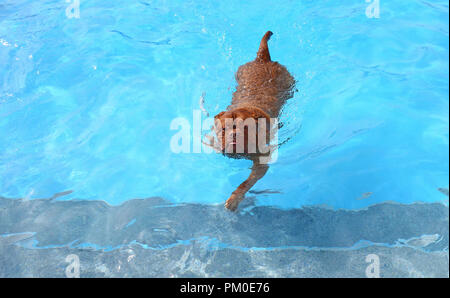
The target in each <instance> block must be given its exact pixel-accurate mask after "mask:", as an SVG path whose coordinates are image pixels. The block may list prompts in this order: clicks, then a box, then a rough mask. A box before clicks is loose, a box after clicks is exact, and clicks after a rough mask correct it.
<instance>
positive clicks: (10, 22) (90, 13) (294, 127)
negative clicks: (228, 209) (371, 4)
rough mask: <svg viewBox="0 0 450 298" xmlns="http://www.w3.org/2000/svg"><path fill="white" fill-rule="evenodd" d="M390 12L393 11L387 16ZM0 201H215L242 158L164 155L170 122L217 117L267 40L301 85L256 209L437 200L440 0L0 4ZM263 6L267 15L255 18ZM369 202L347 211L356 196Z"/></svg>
mask: <svg viewBox="0 0 450 298" xmlns="http://www.w3.org/2000/svg"><path fill="white" fill-rule="evenodd" d="M391 2H392V3H391ZM0 3H1V4H0V5H1V6H0V38H1V40H2V43H1V44H0V65H1V68H0V86H1V89H0V117H1V118H0V139H1V140H2V141H1V143H0V195H1V196H4V197H12V198H16V197H27V198H44V197H50V196H52V195H53V194H54V193H57V192H62V191H68V190H72V191H73V193H72V194H71V195H70V196H67V197H66V198H65V199H70V198H78V199H100V200H105V201H107V202H108V203H110V204H119V203H122V202H124V201H126V200H129V199H132V198H145V197H150V196H161V197H164V198H166V199H168V200H170V201H172V202H180V203H181V202H199V203H207V204H211V203H213V204H214V203H222V202H223V201H224V200H225V199H226V198H227V197H228V195H229V194H230V192H231V191H233V190H234V188H235V187H236V186H237V185H238V184H239V183H240V182H242V181H243V180H244V179H245V178H246V177H247V175H248V173H249V170H248V167H249V166H250V163H249V162H248V161H242V160H241V161H236V160H231V159H227V158H224V157H222V156H220V155H217V154H175V153H172V152H171V150H170V147H169V143H170V138H171V137H172V136H173V135H174V134H175V132H176V131H171V130H170V129H169V128H170V123H171V121H172V120H173V119H175V118H176V117H185V118H187V119H188V120H190V121H191V122H192V113H193V110H194V109H199V104H198V102H199V98H200V96H201V95H202V93H203V92H205V94H206V95H205V101H206V108H207V109H208V111H209V112H210V113H211V114H212V115H215V114H216V113H217V112H219V111H220V110H223V109H224V108H225V107H226V106H227V105H228V104H229V102H230V100H231V94H232V92H233V88H234V87H235V82H234V72H235V71H236V70H237V68H238V66H239V65H241V64H243V63H245V62H247V61H249V60H252V59H254V57H255V52H256V50H257V47H258V44H259V40H260V38H261V36H262V35H263V34H264V32H265V31H266V30H269V29H270V30H272V31H273V32H274V33H275V35H274V36H273V38H272V40H271V41H270V49H271V52H272V57H273V59H274V60H277V61H279V62H280V63H282V64H284V65H286V67H287V68H288V69H289V70H290V72H291V73H292V74H293V75H294V76H295V78H296V79H297V81H298V84H297V88H298V90H299V91H298V92H297V93H296V94H295V97H294V98H293V99H291V100H290V101H289V103H288V105H287V107H286V108H285V113H284V114H283V116H282V119H281V120H282V121H284V122H286V123H287V124H286V126H285V127H284V128H283V129H282V130H281V131H280V137H281V138H282V139H283V140H285V139H287V138H290V140H289V141H288V142H287V143H286V144H285V145H283V146H282V147H281V149H280V151H279V158H278V161H277V162H276V163H275V164H274V165H273V166H272V167H271V168H270V170H269V173H268V174H267V175H266V177H264V179H263V180H261V181H260V182H258V184H257V185H256V186H255V188H254V189H255V190H257V191H258V190H267V189H270V190H274V191H277V192H280V193H276V194H268V195H260V196H258V204H262V205H274V206H280V207H285V208H290V207H300V206H303V205H314V204H326V205H329V206H334V207H338V208H360V207H364V206H367V205H371V204H374V203H378V202H382V201H397V202H403V203H410V202H416V201H424V202H434V201H442V200H445V196H443V195H442V193H440V192H438V191H437V188H439V187H444V188H445V187H448V178H449V176H448V173H449V160H448V154H449V144H448V139H449V138H448V131H449V121H448V119H449V117H448V108H449V101H448V93H449V89H448V78H449V73H448V62H449V55H448V48H449V47H448V24H449V23H448V2H447V1H431V2H427V1H389V2H388V1H383V3H381V7H380V17H379V18H368V17H367V16H366V7H367V6H368V4H367V3H366V2H364V1H362V0H361V1H359V0H347V1H280V2H279V3H276V4H275V3H272V2H270V1H260V0H258V1H246V3H241V1H231V2H230V1H218V2H214V3H209V2H207V1H112V2H111V1H107V2H105V1H94V0H92V1H81V2H80V3H81V5H80V18H68V17H67V16H66V8H67V6H68V5H69V4H67V3H65V2H64V1H60V0H58V1H56V0H55V1H46V2H42V1H29V0H20V1H16V0H14V1H9V0H1V2H0ZM268 7H270V8H268ZM369 192H370V193H372V195H371V196H369V197H367V198H365V199H359V198H361V197H362V196H363V194H364V193H369Z"/></svg>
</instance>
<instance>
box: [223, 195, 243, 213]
mask: <svg viewBox="0 0 450 298" xmlns="http://www.w3.org/2000/svg"><path fill="white" fill-rule="evenodd" d="M243 199H244V196H243V195H240V194H232V195H231V196H230V197H229V198H228V200H227V201H226V202H225V208H227V209H228V210H230V211H236V209H237V207H238V206H239V203H240V202H241V201H242V200H243Z"/></svg>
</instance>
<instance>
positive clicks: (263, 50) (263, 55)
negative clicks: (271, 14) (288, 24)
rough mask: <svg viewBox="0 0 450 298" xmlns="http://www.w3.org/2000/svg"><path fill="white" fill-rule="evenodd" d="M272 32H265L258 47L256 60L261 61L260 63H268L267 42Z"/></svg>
mask: <svg viewBox="0 0 450 298" xmlns="http://www.w3.org/2000/svg"><path fill="white" fill-rule="evenodd" d="M272 34H273V33H272V31H267V32H266V34H264V36H263V38H262V39H261V43H260V45H259V50H258V54H257V56H256V60H259V61H262V62H270V61H272V60H270V53H269V47H268V46H267V42H268V41H269V39H270V37H271V36H272Z"/></svg>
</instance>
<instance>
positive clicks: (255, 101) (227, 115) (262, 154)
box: [208, 31, 295, 211]
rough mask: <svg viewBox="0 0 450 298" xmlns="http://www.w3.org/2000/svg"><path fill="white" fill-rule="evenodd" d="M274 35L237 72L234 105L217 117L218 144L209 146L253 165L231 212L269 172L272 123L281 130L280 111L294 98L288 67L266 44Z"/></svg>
mask: <svg viewBox="0 0 450 298" xmlns="http://www.w3.org/2000/svg"><path fill="white" fill-rule="evenodd" d="M272 34H273V33H272V32H271V31H268V32H266V34H264V36H263V38H262V40H261V43H260V46H259V50H258V52H257V55H256V58H255V60H253V61H251V62H248V63H246V64H244V65H241V66H240V67H239V69H238V71H237V72H236V81H237V84H238V85H237V87H236V91H235V92H234V93H233V98H232V101H231V105H229V106H228V107H227V109H226V110H225V111H223V112H220V113H219V114H217V115H216V116H215V117H214V127H213V129H214V132H215V134H216V136H217V140H218V142H217V143H218V144H215V143H214V141H212V142H211V143H212V144H208V145H210V146H213V147H214V148H216V150H217V151H219V152H221V153H222V154H224V155H226V156H228V157H231V158H245V159H249V160H251V161H252V162H253V165H252V168H251V173H250V176H249V177H248V178H247V179H246V180H245V181H244V182H242V183H241V184H240V185H239V187H238V188H237V189H236V190H235V191H233V193H232V194H231V196H230V197H229V198H228V200H227V201H226V203H225V207H226V208H227V209H229V210H232V211H235V210H236V209H237V207H238V205H239V203H240V202H241V201H242V200H243V199H244V196H245V194H246V193H247V192H248V191H249V190H250V189H251V188H252V187H253V185H255V183H256V182H257V181H258V180H259V179H261V178H262V177H263V176H264V175H265V174H266V172H267V170H268V169H269V166H268V164H267V163H268V162H267V161H268V160H270V156H268V154H269V155H270V153H271V152H267V148H269V147H270V141H271V130H272V129H274V127H273V126H274V125H273V123H274V122H275V123H276V124H275V125H276V126H277V127H276V129H278V121H277V120H278V117H279V114H280V111H281V108H282V107H283V105H284V103H285V102H286V100H288V99H289V98H292V97H293V92H294V91H293V90H294V86H295V80H294V78H293V77H292V76H291V75H290V73H289V72H288V70H287V69H286V67H284V66H283V65H281V64H279V63H278V62H274V61H272V60H271V58H270V53H269V48H268V45H267V42H268V41H269V39H270V37H271V36H272ZM273 120H276V121H273ZM261 145H263V146H261ZM261 147H262V148H263V149H264V150H261V149H262V148H261ZM268 157H269V158H268ZM263 158H265V159H264V162H262V160H263Z"/></svg>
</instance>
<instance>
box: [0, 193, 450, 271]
mask: <svg viewBox="0 0 450 298" xmlns="http://www.w3.org/2000/svg"><path fill="white" fill-rule="evenodd" d="M249 202H250V201H249ZM448 244H449V209H448V207H447V206H445V205H443V204H438V203H434V204H421V203H417V204H410V205H402V204H396V203H383V204H378V205H374V206H371V207H369V208H367V209H362V210H357V211H350V210H332V209H327V208H321V207H304V208H302V209H290V210H281V209H277V208H272V207H264V206H259V207H255V206H251V205H250V206H249V205H247V207H246V208H245V206H244V209H243V211H241V212H240V213H230V212H228V211H226V210H224V208H223V206H222V205H218V206H214V205H201V204H182V205H173V204H171V203H169V202H167V201H165V200H164V199H162V198H148V199H136V200H130V201H127V202H125V203H123V204H122V205H120V206H109V205H108V204H106V203H105V202H103V201H55V200H51V199H39V200H25V199H5V198H0V277H30V276H39V277H64V276H65V268H66V267H67V266H68V263H66V261H65V259H66V256H67V255H69V254H76V255H78V256H79V258H80V262H81V277H94V276H98V277H103V276H108V277H172V276H177V277H340V276H343V277H365V271H366V268H367V266H368V265H369V263H366V256H367V255H369V254H376V255H378V256H379V259H380V275H381V277H408V276H412V277H421V276H426V277H432V276H440V277H447V276H448V274H449V271H448V264H449V262H448Z"/></svg>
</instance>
